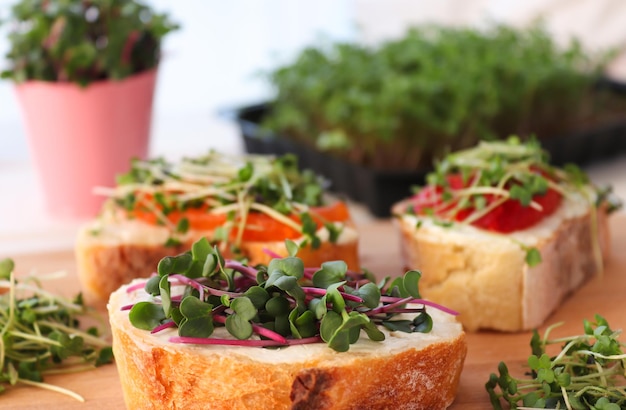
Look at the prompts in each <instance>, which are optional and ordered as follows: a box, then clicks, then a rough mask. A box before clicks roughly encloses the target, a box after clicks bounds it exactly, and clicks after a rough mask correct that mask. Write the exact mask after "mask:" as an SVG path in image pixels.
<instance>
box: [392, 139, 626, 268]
mask: <svg viewBox="0 0 626 410" xmlns="http://www.w3.org/2000/svg"><path fill="white" fill-rule="evenodd" d="M426 180H427V186H426V187H422V188H420V189H416V190H415V191H416V192H417V194H416V196H415V198H414V203H413V204H412V205H409V206H408V207H407V209H406V210H405V211H404V212H405V214H409V215H420V214H421V215H426V216H429V217H430V218H432V220H433V222H434V223H435V224H436V225H438V226H442V227H451V226H454V225H455V224H462V225H474V226H477V227H479V228H482V229H485V230H487V231H495V232H501V233H510V232H513V231H516V230H519V229H526V228H529V227H531V226H533V225H534V224H536V223H538V222H540V221H541V219H542V218H543V217H546V216H549V215H550V214H551V213H553V212H556V210H557V209H558V206H559V204H560V203H561V200H562V198H563V197H571V198H582V199H583V200H585V201H587V202H588V203H589V206H590V208H591V212H590V218H591V220H592V224H594V225H593V226H595V218H596V213H597V208H600V207H604V209H605V210H606V211H607V212H612V211H614V210H616V209H619V207H620V206H621V203H620V201H619V200H617V199H616V198H614V197H613V196H612V195H611V190H610V189H599V188H597V187H595V186H593V185H592V184H591V183H590V182H589V179H588V178H587V176H586V175H585V174H584V172H582V171H581V170H580V169H579V168H578V167H577V166H575V165H573V164H568V165H566V166H564V167H563V168H558V167H555V166H552V165H550V164H549V158H548V154H547V152H546V151H544V150H543V149H542V148H541V146H540V144H539V142H538V141H537V140H536V139H534V138H530V139H528V140H527V141H522V140H520V139H519V138H518V137H515V136H512V137H510V138H509V139H507V140H505V141H491V142H486V141H482V142H480V143H479V144H478V145H477V146H475V147H473V148H468V149H465V150H460V151H457V152H454V153H452V154H449V155H448V156H446V157H445V158H443V159H442V160H441V161H440V162H439V163H437V164H436V166H435V169H434V170H433V172H431V173H430V174H429V175H428V176H427V178H426ZM524 209H527V210H528V212H524V215H520V213H521V212H522V210H524ZM418 228H419V227H418ZM592 235H595V229H592ZM597 242H598V240H597V237H595V236H594V237H593V238H592V244H594V246H595V247H597ZM518 244H519V245H520V246H521V247H522V248H523V249H524V251H525V252H526V262H527V263H528V264H529V266H534V265H536V264H538V263H540V262H541V255H540V253H539V251H538V250H537V249H536V248H533V247H528V246H526V245H524V244H522V243H518ZM595 253H596V254H597V253H598V252H597V251H596V252H595ZM596 259H597V263H598V266H599V267H601V257H600V256H596ZM599 271H602V269H601V268H600V269H599Z"/></svg>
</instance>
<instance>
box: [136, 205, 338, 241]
mask: <svg viewBox="0 0 626 410" xmlns="http://www.w3.org/2000/svg"><path fill="white" fill-rule="evenodd" d="M310 214H311V217H312V218H313V220H314V221H315V222H316V223H317V224H318V226H320V225H322V224H323V223H325V222H344V221H347V220H349V219H350V212H349V210H348V207H347V205H346V204H345V203H344V202H339V201H338V202H335V203H334V204H331V205H327V206H321V207H312V208H311V209H310ZM131 215H132V216H134V217H135V218H137V219H140V220H142V221H144V222H146V223H149V224H152V225H155V224H157V223H158V222H157V216H156V215H155V214H154V213H153V212H149V211H145V210H142V209H135V210H134V211H132V212H131ZM288 217H289V218H290V219H292V220H293V221H295V222H298V223H299V222H300V218H299V216H298V215H296V214H292V215H289V216H288ZM167 218H168V220H169V221H170V222H171V223H172V224H174V225H176V224H178V222H179V221H180V220H181V219H182V218H187V220H188V221H189V227H190V228H191V229H196V230H205V231H211V230H214V229H216V228H218V227H220V226H222V225H224V223H226V221H227V215H226V214H215V213H211V212H209V211H208V208H207V207H206V206H202V207H199V208H189V209H187V210H185V211H182V212H181V211H173V212H170V213H169V214H168V215H167ZM236 236H237V232H236V228H235V229H233V230H232V232H231V239H234V238H236ZM301 236H302V233H301V232H300V231H297V230H295V229H293V228H292V227H291V226H288V225H285V224H284V223H282V222H280V221H278V220H276V219H274V218H272V217H271V216H269V215H267V214H264V213H261V212H256V211H252V212H250V213H249V214H248V216H247V218H246V227H245V229H244V231H243V235H242V239H243V240H245V241H278V240H284V239H296V238H299V237H301Z"/></svg>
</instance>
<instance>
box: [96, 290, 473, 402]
mask: <svg viewBox="0 0 626 410" xmlns="http://www.w3.org/2000/svg"><path fill="white" fill-rule="evenodd" d="M134 283H136V282H134ZM129 286H133V284H132V283H131V284H130V285H127V286H123V287H122V288H120V289H119V290H117V291H115V292H113V293H112V294H111V297H110V300H109V304H108V310H109V317H110V323H111V329H112V335H113V350H114V354H115V359H116V363H117V367H118V371H119V374H120V379H121V382H122V388H123V392H124V399H125V402H126V407H127V408H129V409H134V410H141V409H163V408H169V409H174V408H176V409H179V408H180V409H226V408H232V409H331V408H332V409H445V408H447V407H448V406H449V405H450V404H451V403H452V402H453V400H454V397H455V395H456V390H457V386H458V383H459V377H460V374H461V370H462V368H463V363H464V359H465V356H466V349H467V347H466V341H465V334H464V332H463V330H462V328H461V325H460V324H459V323H458V322H456V320H455V318H454V316H450V315H448V314H446V313H443V312H440V311H436V310H435V309H432V310H429V314H430V315H431V316H432V318H433V321H434V326H433V330H432V332H430V333H427V334H423V333H403V332H389V331H387V330H383V331H384V332H385V335H386V339H385V340H384V341H382V342H374V341H371V340H369V339H366V338H361V339H359V341H358V342H357V343H355V344H353V345H351V347H350V350H349V351H347V352H344V353H339V352H336V351H334V350H332V349H331V348H329V347H327V345H326V344H324V343H314V344H307V345H300V346H289V347H285V348H276V349H269V348H259V347H242V346H219V345H190V344H176V343H172V342H169V340H168V339H169V337H170V336H172V335H175V334H176V330H173V329H166V330H163V331H161V332H159V333H156V334H151V333H150V332H148V331H145V330H140V329H137V328H135V327H133V326H132V325H131V323H130V322H129V319H128V310H122V309H121V308H122V307H123V306H125V305H128V304H132V303H136V302H138V301H141V300H146V299H147V298H148V295H147V294H146V293H145V292H144V291H143V289H141V290H133V291H131V292H129V291H128V290H129ZM135 288H136V286H135ZM218 330H219V329H216V332H217V331H218ZM220 337H223V336H220Z"/></svg>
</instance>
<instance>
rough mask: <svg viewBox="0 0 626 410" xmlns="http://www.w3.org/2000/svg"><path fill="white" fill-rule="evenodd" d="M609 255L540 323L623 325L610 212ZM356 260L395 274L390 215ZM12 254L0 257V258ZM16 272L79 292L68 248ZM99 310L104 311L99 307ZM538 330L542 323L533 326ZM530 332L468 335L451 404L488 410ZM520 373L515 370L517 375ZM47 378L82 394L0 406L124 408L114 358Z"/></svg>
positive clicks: (619, 235) (28, 261)
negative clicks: (55, 276) (504, 370)
mask: <svg viewBox="0 0 626 410" xmlns="http://www.w3.org/2000/svg"><path fill="white" fill-rule="evenodd" d="M611 224H612V241H613V243H612V249H613V254H612V258H611V260H610V261H609V263H608V264H607V267H606V271H605V273H604V275H602V276H601V277H596V278H594V279H593V280H591V281H589V282H588V283H587V284H585V285H584V287H582V288H581V289H580V290H578V291H577V292H576V293H575V294H573V295H572V296H571V297H570V298H569V299H568V300H567V301H566V302H565V303H563V304H562V305H561V307H560V308H559V309H558V310H557V311H555V312H554V314H553V315H552V316H551V317H550V318H549V319H548V321H547V322H546V325H548V324H552V323H556V322H561V321H563V322H565V323H564V325H563V326H562V327H560V328H558V330H557V331H555V333H553V335H555V336H557V335H561V336H566V335H574V334H580V333H581V332H582V321H583V319H593V316H594V314H596V313H598V314H601V315H602V316H604V317H605V318H606V319H607V320H608V322H609V324H610V325H611V327H612V328H613V329H620V328H621V329H626V214H623V213H621V214H617V215H614V216H613V217H612V222H611ZM360 231H361V238H362V239H361V244H360V245H361V254H362V261H361V262H362V265H363V266H364V267H367V268H368V269H370V270H372V271H373V272H375V273H376V274H377V275H379V276H385V275H391V276H395V275H400V274H402V273H403V272H402V270H401V264H400V258H399V237H398V235H397V233H396V231H395V230H394V227H393V226H392V224H391V223H390V222H389V221H386V220H383V221H377V222H373V223H368V224H366V225H362V226H360ZM4 256H11V255H0V257H4ZM13 259H14V260H15V262H16V271H17V272H18V274H27V273H37V272H39V273H49V272H54V271H58V270H64V271H66V272H67V276H66V277H65V278H62V279H59V280H55V281H51V282H47V283H46V288H47V289H49V290H52V291H56V292H59V293H60V294H64V295H66V296H68V297H69V296H74V295H75V294H76V293H77V292H78V291H79V284H78V282H77V279H76V266H75V261H74V256H73V253H72V252H71V251H65V252H56V253H45V254H24V255H18V256H14V257H13ZM103 314H104V313H103ZM539 330H540V331H542V330H543V328H541V329H539ZM530 337H531V334H530V332H524V333H516V334H505V333H497V332H479V333H473V334H468V337H467V341H468V354H467V358H466V361H465V367H464V369H463V373H462V376H461V383H460V386H459V391H458V395H457V398H456V401H455V403H454V404H453V405H452V407H451V409H464V410H472V409H486V408H490V405H489V399H488V396H487V394H486V392H485V389H484V387H483V386H484V384H485V382H486V381H487V379H488V378H489V374H490V373H492V372H496V370H497V365H498V363H499V362H500V361H502V360H503V361H505V362H506V363H507V364H508V366H509V369H510V370H511V371H512V372H515V370H516V369H517V370H518V371H519V372H522V369H523V365H524V364H525V363H526V360H527V358H528V356H529V354H530V347H529V342H530ZM518 374H522V373H518ZM46 381H47V382H49V383H52V384H56V385H59V386H63V387H65V388H68V389H71V390H73V391H75V392H77V393H79V394H80V395H82V396H83V397H84V398H85V400H86V401H85V402H84V403H81V402H78V401H76V400H74V399H72V398H70V397H66V396H64V395H61V394H58V393H55V392H49V391H44V390H41V389H36V388H32V387H15V388H11V389H10V390H9V391H7V392H6V393H4V394H3V395H0V409H107V410H115V409H123V408H124V401H123V398H122V390H121V387H120V381H119V379H118V375H117V370H116V367H115V365H114V364H112V365H106V366H103V367H101V368H98V369H95V370H93V371H88V372H82V373H76V374H70V375H61V376H49V377H47V378H46Z"/></svg>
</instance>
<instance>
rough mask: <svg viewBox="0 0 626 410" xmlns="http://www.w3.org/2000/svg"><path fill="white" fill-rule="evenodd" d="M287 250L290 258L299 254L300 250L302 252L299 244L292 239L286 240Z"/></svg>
mask: <svg viewBox="0 0 626 410" xmlns="http://www.w3.org/2000/svg"><path fill="white" fill-rule="evenodd" d="M285 248H286V249H287V254H288V255H289V256H296V255H297V254H298V250H300V247H299V246H298V244H297V243H295V242H294V241H292V240H291V239H286V240H285Z"/></svg>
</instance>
